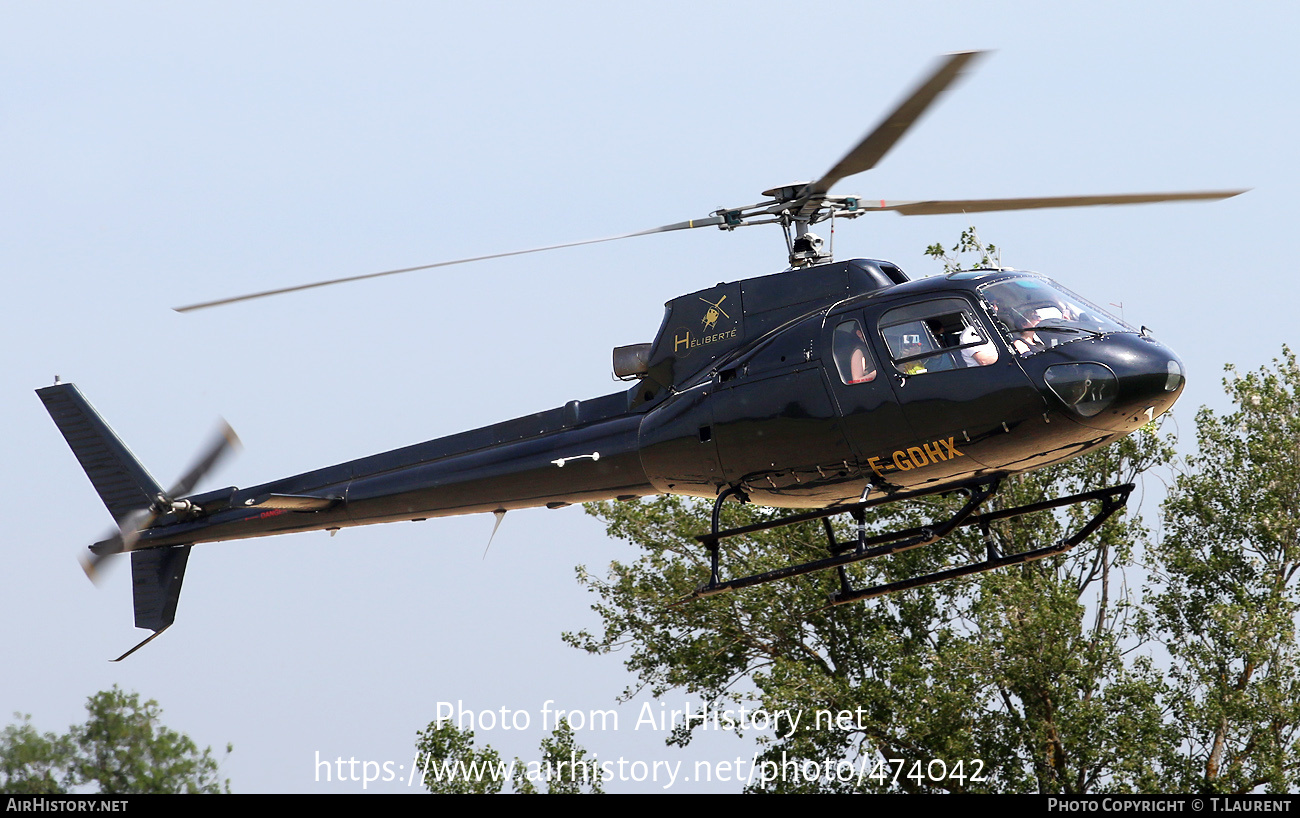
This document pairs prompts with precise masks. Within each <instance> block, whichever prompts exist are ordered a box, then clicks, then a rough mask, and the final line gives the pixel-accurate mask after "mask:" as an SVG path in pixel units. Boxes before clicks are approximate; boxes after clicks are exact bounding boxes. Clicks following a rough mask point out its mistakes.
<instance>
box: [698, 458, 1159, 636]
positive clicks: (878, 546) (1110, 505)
mask: <svg viewBox="0 0 1300 818" xmlns="http://www.w3.org/2000/svg"><path fill="white" fill-rule="evenodd" d="M998 486H999V481H998V480H993V481H991V482H987V483H982V484H978V485H972V486H968V487H965V488H962V489H957V491H960V492H963V493H964V494H965V496H966V503H965V504H964V505H962V507H961V508H960V509H959V510H958V511H957V513H955V514H953V515H952V516H951V517H949V518H948V519H946V520H943V521H941V522H938V523H935V524H933V525H928V526H921V527H919V528H906V529H901V530H898V531H892V532H889V533H886V534H877V535H875V536H871V537H868V536H867V533H866V510H867V509H868V508H871V507H872V506H877V505H881V504H882V503H886V502H894V501H896V500H898V499H903V498H899V497H898V496H892V497H887V498H881V499H877V500H867V501H864V502H860V503H854V504H852V505H848V506H836V507H834V508H827V509H822V510H820V511H812V512H807V513H804V514H794V515H790V516H788V517H782V518H780V519H776V520H769V521H767V522H763V523H753V524H751V525H746V526H740V527H738V528H728V529H724V530H719V515H720V513H721V510H722V504H723V503H724V502H726V500H727V498H728V497H732V496H738V497H740V498H741V499H743V494H741V493H740V492H739V491H737V490H733V489H727V490H726V491H724V492H723V493H722V494H720V495H719V496H718V499H717V500H716V501H715V502H714V504H713V526H712V530H711V531H710V532H709V533H708V534H701V535H699V536H698V537H696V539H697V540H699V541H700V542H701V543H703V544H704V546H705V547H706V548H707V549H708V550H709V557H710V570H709V581H708V583H706V584H704V585H702V586H700V587H699V588H698V589H696V590H695V592H694V593H692V594H691V595H690V596H688V597H686V598H685V599H684V600H682V601H683V602H686V601H690V600H693V599H701V598H703V597H708V596H713V595H714V594H722V593H726V592H728V591H734V590H736V589H738V588H748V587H751V586H754V585H762V584H764V583H767V582H772V581H774V580H778V579H788V578H789V577H796V576H801V575H803V574H810V573H813V572H814V571H825V570H828V569H831V568H834V569H836V570H837V571H838V573H839V576H840V589H839V590H838V591H836V592H835V593H833V594H832V595H831V598H830V602H829V604H828V605H827V606H826V608H830V607H833V606H835V605H844V604H846V603H849V602H858V601H861V600H864V599H871V598H873V597H878V596H884V595H885V594H892V593H895V592H897V591H905V590H907V589H909V588H921V587H923V586H926V585H933V584H935V583H937V582H943V581H945V580H949V579H956V578H958V577H964V576H970V575H972V574H980V573H983V572H985V571H992V570H994V569H996V568H1005V567H1006V566H1008V565H1019V564H1020V563H1025V562H1032V561H1034V560H1040V559H1042V558H1044V557H1050V556H1052V555H1054V554H1062V553H1065V552H1066V551H1069V550H1070V549H1071V548H1074V547H1075V546H1076V545H1078V544H1079V543H1081V542H1083V541H1084V540H1085V539H1087V538H1088V536H1089V535H1091V534H1092V533H1093V532H1094V531H1096V530H1097V528H1098V527H1099V526H1100V525H1101V524H1102V523H1104V522H1106V520H1107V519H1109V518H1110V516H1111V515H1112V514H1114V513H1115V512H1116V511H1118V510H1119V509H1121V508H1123V507H1124V505H1125V504H1126V503H1127V502H1128V498H1129V495H1130V494H1131V493H1132V491H1133V484H1132V483H1124V484H1122V485H1118V486H1111V487H1110V488H1104V489H1097V490H1095V491H1086V492H1083V493H1081V494H1072V495H1070V496H1069V497H1061V498H1058V499H1056V500H1047V501H1044V502H1041V503H1032V504H1030V505H1025V506H1018V507H1016V508H1009V509H1003V510H1001V511H991V512H988V513H987V514H976V511H977V510H978V509H979V506H980V505H981V504H982V503H983V502H984V501H985V500H987V499H988V498H989V497H992V496H993V495H994V494H996V493H997V490H998ZM913 496H923V495H919V494H918V495H913ZM1089 501H1100V502H1101V508H1100V509H1099V510H1098V511H1097V513H1096V514H1094V515H1093V517H1092V519H1090V520H1088V522H1087V523H1085V524H1084V525H1083V526H1082V527H1081V528H1080V529H1079V530H1078V531H1076V532H1075V533H1074V534H1072V535H1070V536H1069V537H1066V538H1065V539H1063V540H1061V541H1059V542H1057V543H1055V544H1053V545H1049V546H1045V547H1043V548H1037V549H1034V550H1032V551H1023V552H1021V553H1018V554H1005V555H1004V554H1000V553H998V551H997V549H996V548H995V547H994V545H993V540H992V538H991V537H990V535H989V523H992V522H994V521H996V520H1007V519H1010V518H1013V517H1020V516H1022V515H1025V514H1033V513H1034V512H1038V511H1047V510H1050V509H1054V508H1062V507H1064V506H1072V505H1077V504H1079V503H1086V502H1089ZM840 514H848V515H850V516H851V517H852V518H853V520H854V522H855V523H856V525H857V532H858V534H857V537H856V538H855V539H853V540H850V541H847V542H841V541H839V540H837V539H836V538H835V531H834V529H833V528H832V526H831V518H832V517H835V516H837V515H840ZM810 520H821V521H822V527H823V528H824V529H825V532H826V540H827V548H828V550H829V551H830V554H831V556H829V557H826V558H824V559H820V560H813V561H811V562H805V563H800V564H798V565H791V566H788V567H786V568H778V569H776V570H774V571H765V572H763V573H761V574H752V575H750V576H746V577H740V578H737V579H728V580H723V579H721V578H720V576H719V562H720V556H721V555H720V552H721V547H720V543H721V541H722V540H725V539H727V538H729V537H738V536H741V535H743V534H752V533H754V532H756V531H768V530H770V529H774V528H781V527H783V526H787V525H793V524H795V523H802V522H808V521H810ZM964 526H979V528H980V531H982V532H983V533H984V537H985V541H986V542H987V543H988V554H987V556H986V558H985V559H983V560H981V561H979V562H973V563H969V564H967V565H960V566H957V567H955V568H949V569H946V570H943V571H936V572H934V573H932V574H924V575H922V576H919V577H912V578H910V579H904V580H899V581H897V582H889V583H885V584H882V585H873V586H871V587H869V588H862V589H854V588H852V587H851V585H850V583H849V578H848V574H847V573H846V572H845V571H844V566H846V565H850V564H852V563H855V562H861V561H863V560H869V559H874V558H876V557H883V556H886V555H889V554H897V553H899V552H901V551H907V550H909V549H912V548H919V547H921V546H924V545H931V544H933V543H935V542H938V541H939V540H941V539H943V538H944V537H946V536H948V535H949V534H951V533H952V532H953V531H956V530H957V529H958V528H962V527H964ZM823 610H824V609H823Z"/></svg>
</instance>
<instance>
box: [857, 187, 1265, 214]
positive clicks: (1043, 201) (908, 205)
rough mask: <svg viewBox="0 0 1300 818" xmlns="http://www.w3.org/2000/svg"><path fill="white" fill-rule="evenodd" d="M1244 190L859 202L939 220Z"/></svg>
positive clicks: (1199, 197)
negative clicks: (954, 215)
mask: <svg viewBox="0 0 1300 818" xmlns="http://www.w3.org/2000/svg"><path fill="white" fill-rule="evenodd" d="M1245 192H1246V191H1245V190H1204V191H1194V192H1188V193H1121V194H1117V195H1110V196H1038V197H1030V198H1025V199H935V200H931V201H921V202H903V201H886V200H884V199H879V200H877V201H874V202H872V201H870V200H860V201H859V203H858V207H859V209H861V210H892V211H894V212H895V213H901V214H902V215H904V216H936V215H940V214H943V213H985V212H989V211H994V210H1037V209H1040V208H1047V207H1091V206H1093V205H1125V204H1147V203H1149V202H1182V201H1196V200H1204V199H1212V200H1213V199H1230V198H1232V197H1233V196H1239V195H1241V194H1242V193H1245Z"/></svg>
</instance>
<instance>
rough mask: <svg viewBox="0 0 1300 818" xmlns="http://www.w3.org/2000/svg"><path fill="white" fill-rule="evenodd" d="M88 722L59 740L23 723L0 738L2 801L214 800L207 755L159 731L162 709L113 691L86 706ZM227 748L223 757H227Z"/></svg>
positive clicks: (216, 788)
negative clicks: (62, 797) (81, 795)
mask: <svg viewBox="0 0 1300 818" xmlns="http://www.w3.org/2000/svg"><path fill="white" fill-rule="evenodd" d="M86 711H87V713H88V718H87V719H86V721H85V723H84V724H78V725H73V726H72V727H70V728H69V729H68V732H67V733H65V734H62V735H56V734H54V733H39V732H37V730H36V729H35V728H34V727H32V725H31V718H30V716H24V715H21V714H15V715H16V717H17V718H18V719H19V721H18V723H16V724H10V725H8V726H7V727H6V728H5V729H4V732H3V733H2V734H0V789H3V790H4V791H5V792H8V793H26V794H35V793H47V794H48V793H66V792H99V793H220V792H229V791H230V782H229V780H226V781H222V780H221V779H220V778H219V772H220V766H219V764H218V763H217V760H216V759H215V758H213V756H212V750H211V748H206V749H204V750H203V751H202V752H200V751H199V749H198V747H197V745H195V743H194V742H193V741H192V740H191V739H190V737H189V736H187V735H185V734H183V733H178V732H176V731H174V730H171V729H170V728H168V727H166V726H165V725H163V724H162V722H161V718H162V708H160V707H159V706H158V703H157V702H156V701H153V700H152V699H150V700H149V701H146V702H144V703H141V702H140V696H139V694H138V693H126V692H124V691H122V690H121V689H119V688H118V687H116V686H114V687H113V689H112V690H105V691H101V692H99V693H96V694H95V695H93V696H91V697H90V698H89V700H88V701H87V702H86ZM231 749H232V748H231V747H230V745H227V746H226V752H227V753H229V752H230V751H231Z"/></svg>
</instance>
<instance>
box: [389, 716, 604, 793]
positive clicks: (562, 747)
mask: <svg viewBox="0 0 1300 818" xmlns="http://www.w3.org/2000/svg"><path fill="white" fill-rule="evenodd" d="M540 750H541V758H540V759H539V760H537V761H533V762H525V761H521V760H520V759H518V758H516V759H515V760H514V761H513V762H511V763H508V764H506V763H502V761H501V754H500V753H498V752H497V751H496V750H494V749H493V748H492V746H491V745H488V746H486V747H484V748H483V749H482V750H478V749H476V748H475V746H474V731H473V730H466V729H461V728H459V727H457V726H456V725H455V724H454V723H452V722H451V721H442V722H438V721H434V722H431V723H430V724H429V726H428V727H426V728H425V729H424V730H421V731H420V732H419V733H417V734H416V743H415V752H416V758H418V759H419V760H420V763H421V764H422V765H424V772H423V778H424V787H425V789H427V790H428V791H429V792H431V793H435V794H438V795H452V794H478V795H495V794H497V793H499V792H501V790H502V789H503V788H504V786H505V783H506V782H507V781H509V782H510V784H511V787H512V788H513V790H514V792H515V793H517V794H521V795H534V794H537V793H539V792H540V790H539V788H538V786H537V785H538V783H539V782H542V783H545V785H546V792H547V794H563V795H576V794H581V793H602V792H604V789H603V787H602V783H601V782H602V778H601V774H600V772H601V769H600V766H599V760H598V759H597V758H596V756H595V755H593V754H590V753H588V752H587V751H586V750H585V749H583V748H582V747H581V746H580V745H578V744H577V742H575V741H574V739H573V729H572V728H571V727H569V725H568V724H567V723H565V722H561V723H560V725H559V726H558V727H556V728H555V730H554V731H553V732H552V733H551V735H550V736H549V737H548V738H545V739H542V742H541V747H540Z"/></svg>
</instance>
